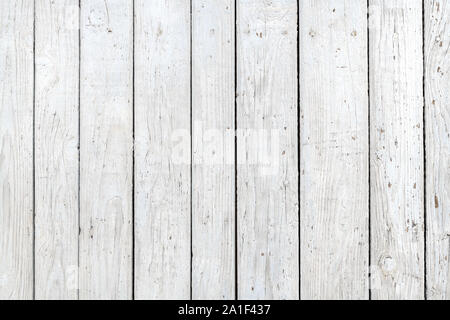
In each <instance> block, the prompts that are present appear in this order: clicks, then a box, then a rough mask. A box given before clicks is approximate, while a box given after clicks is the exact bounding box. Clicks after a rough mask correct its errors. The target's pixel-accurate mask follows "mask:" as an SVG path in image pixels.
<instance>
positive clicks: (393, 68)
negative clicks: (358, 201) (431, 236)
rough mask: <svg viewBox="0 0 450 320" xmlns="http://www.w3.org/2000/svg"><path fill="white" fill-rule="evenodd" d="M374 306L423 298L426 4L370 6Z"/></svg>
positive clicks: (405, 0)
mask: <svg viewBox="0 0 450 320" xmlns="http://www.w3.org/2000/svg"><path fill="white" fill-rule="evenodd" d="M369 38H370V52H369V56H370V61H369V65H370V121H371V126H370V132H371V134H370V137H371V146H370V151H371V152H370V157H371V163H370V165H371V255H372V256H371V261H372V265H373V266H372V270H371V271H372V277H371V285H372V298H373V299H423V298H424V202H423V197H424V188H423V186H424V185H423V183H424V170H423V95H422V92H423V90H422V77H423V74H422V69H423V68H422V65H423V60H422V1H421V0H395V1H392V0H389V1H388V0H371V1H370V33H369Z"/></svg>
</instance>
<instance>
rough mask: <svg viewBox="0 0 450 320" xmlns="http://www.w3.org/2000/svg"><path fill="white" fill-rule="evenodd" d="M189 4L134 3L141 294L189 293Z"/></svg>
mask: <svg viewBox="0 0 450 320" xmlns="http://www.w3.org/2000/svg"><path fill="white" fill-rule="evenodd" d="M190 28H191V25H190V3H189V1H185V0H163V1H161V0H151V1H149V0H137V1H135V80H136V82H135V141H136V142H135V143H136V153H135V250H136V251H135V296H136V298H137V299H189V298H190V274H191V272H190V264H191V261H190V259H191V249H190V247H191V240H190V238H191V236H190V235H191V233H190V228H191V222H190V221H191V212H190V206H191V203H190V200H191V173H190V164H191V142H190V122H191V121H190Z"/></svg>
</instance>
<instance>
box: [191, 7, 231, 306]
mask: <svg viewBox="0 0 450 320" xmlns="http://www.w3.org/2000/svg"><path fill="white" fill-rule="evenodd" d="M234 9H235V2H234V1H233V0H227V1H223V0H213V1H211V0H194V1H193V2H192V126H193V127H192V148H193V151H192V152H193V167H192V297H193V298H194V299H234V297H235V205H234V204H235V176H234V173H235V165H234V161H235V157H234V155H235V153H234V152H235V151H234V144H235V141H234V140H235V139H234V125H235V124H234V120H235V119H234V109H235V105H234V101H235V88H234V85H235V81H234V80H235V68H234V58H235V52H234V45H235V42H234V31H235V28H234V25H235V21H234V19H235V13H234Z"/></svg>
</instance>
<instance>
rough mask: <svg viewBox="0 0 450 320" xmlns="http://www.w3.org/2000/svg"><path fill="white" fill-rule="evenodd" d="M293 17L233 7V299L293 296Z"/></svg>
mask: <svg viewBox="0 0 450 320" xmlns="http://www.w3.org/2000/svg"><path fill="white" fill-rule="evenodd" d="M296 13H297V1H293V0H277V1H259V0H248V1H243V0H239V1H238V3H237V73H238V74H237V96H238V98H237V99H238V100H237V130H239V132H238V136H237V144H238V145H237V158H238V167H237V169H238V170H237V198H238V199H237V205H238V221H237V236H238V298H239V299H297V298H298V296H299V263H298V262H299V257H298V254H299V250H298V249H299V247H298V246H299V243H298V227H299V226H298V222H299V221H298V149H297V148H298V144H297V142H298V141H297V136H298V132H297V106H298V104H297V91H298V87H297V83H298V82H297V16H296Z"/></svg>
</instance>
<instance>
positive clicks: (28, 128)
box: [0, 0, 34, 299]
mask: <svg viewBox="0 0 450 320" xmlns="http://www.w3.org/2000/svg"><path fill="white" fill-rule="evenodd" d="M33 16H34V8H33V6H32V5H31V6H30V5H29V1H26V0H20V1H19V0H15V1H0V70H1V71H0V103H1V105H0V257H1V258H0V259H1V260H0V299H31V298H33V291H34V288H33V278H34V276H33V238H34V236H33V232H34V230H33V94H34V93H33V86H34V82H33V75H34V67H33V60H34V58H33V35H34V30H33V29H34V28H33V24H34V18H33Z"/></svg>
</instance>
